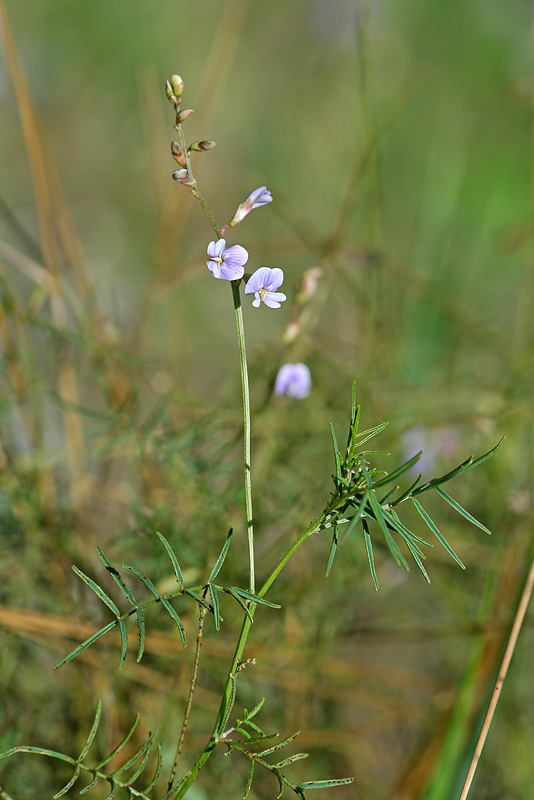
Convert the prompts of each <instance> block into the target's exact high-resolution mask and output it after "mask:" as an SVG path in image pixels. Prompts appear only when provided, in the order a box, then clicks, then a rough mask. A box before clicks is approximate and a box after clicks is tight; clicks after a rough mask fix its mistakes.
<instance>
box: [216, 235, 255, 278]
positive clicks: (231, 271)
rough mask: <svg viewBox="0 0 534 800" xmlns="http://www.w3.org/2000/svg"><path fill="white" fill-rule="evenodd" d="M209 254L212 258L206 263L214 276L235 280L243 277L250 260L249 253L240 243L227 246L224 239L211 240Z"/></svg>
mask: <svg viewBox="0 0 534 800" xmlns="http://www.w3.org/2000/svg"><path fill="white" fill-rule="evenodd" d="M208 256H209V258H210V260H209V261H207V262H206V263H207V265H208V268H209V271H210V272H211V274H212V275H213V277H214V278H222V280H225V281H235V280H238V279H239V278H242V277H243V275H244V272H245V269H244V265H245V264H246V263H247V261H248V253H247V251H246V250H245V248H244V247H241V245H240V244H234V245H232V247H226V241H225V240H224V239H219V241H217V242H210V243H209V245H208Z"/></svg>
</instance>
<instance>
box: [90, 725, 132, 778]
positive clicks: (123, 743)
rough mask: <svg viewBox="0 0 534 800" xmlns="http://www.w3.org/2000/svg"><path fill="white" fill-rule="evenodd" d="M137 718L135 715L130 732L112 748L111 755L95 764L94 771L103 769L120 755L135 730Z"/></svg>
mask: <svg viewBox="0 0 534 800" xmlns="http://www.w3.org/2000/svg"><path fill="white" fill-rule="evenodd" d="M139 716H140V715H139V714H136V715H135V719H134V721H133V722H132V725H131V727H130V730H129V731H128V732H127V733H126V734H125V735H124V736H123V738H122V739H121V741H120V742H119V744H118V745H117V746H116V747H114V748H113V750H112V751H111V753H109V755H107V756H106V757H105V758H103V759H102V761H99V762H98V764H95V766H94V767H93V769H94V770H99V769H102V767H104V766H105V765H106V764H109V762H110V761H111V760H112V759H113V758H115V756H116V755H118V753H120V751H121V750H122V749H123V748H124V747H125V746H126V745H127V744H128V742H129V741H130V739H131V737H132V735H133V733H134V731H135V729H136V728H137V724H138V722H139Z"/></svg>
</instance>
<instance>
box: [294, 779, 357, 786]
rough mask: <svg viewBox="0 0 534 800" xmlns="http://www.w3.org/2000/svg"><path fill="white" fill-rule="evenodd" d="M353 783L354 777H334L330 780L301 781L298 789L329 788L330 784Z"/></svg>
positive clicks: (344, 784)
mask: <svg viewBox="0 0 534 800" xmlns="http://www.w3.org/2000/svg"><path fill="white" fill-rule="evenodd" d="M349 783H354V778H335V779H332V780H330V781H303V782H302V783H299V785H298V788H299V789H330V788H331V787H332V786H347V785H348V784H349Z"/></svg>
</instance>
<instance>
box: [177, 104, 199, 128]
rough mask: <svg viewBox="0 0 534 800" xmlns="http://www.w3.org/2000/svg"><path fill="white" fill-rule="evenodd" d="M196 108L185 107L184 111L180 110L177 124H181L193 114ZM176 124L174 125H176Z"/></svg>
mask: <svg viewBox="0 0 534 800" xmlns="http://www.w3.org/2000/svg"><path fill="white" fill-rule="evenodd" d="M194 113H195V110H194V109H193V108H184V110H183V111H179V112H178V114H177V115H176V125H181V124H182V122H184V121H185V120H186V119H187V118H188V117H190V116H191V114H194ZM176 125H175V126H174V127H176Z"/></svg>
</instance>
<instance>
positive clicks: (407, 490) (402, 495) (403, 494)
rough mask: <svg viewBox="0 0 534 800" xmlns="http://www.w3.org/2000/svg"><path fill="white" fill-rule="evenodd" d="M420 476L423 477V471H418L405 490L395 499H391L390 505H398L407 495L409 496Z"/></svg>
mask: <svg viewBox="0 0 534 800" xmlns="http://www.w3.org/2000/svg"><path fill="white" fill-rule="evenodd" d="M422 477H423V473H422V472H421V473H419V475H418V476H417V478H416V479H415V480H414V482H413V483H412V484H411V485H410V486H408V488H407V489H406V491H404V492H403V493H402V494H401V495H399V496H398V497H397V499H396V500H394V501H393V503H390V506H398V505H399V503H403V502H404V501H405V500H406V499H407V498H408V497H410V495H411V494H412V492H413V490H414V489H415V488H416V486H418V484H419V483H420V482H421V478H422Z"/></svg>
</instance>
